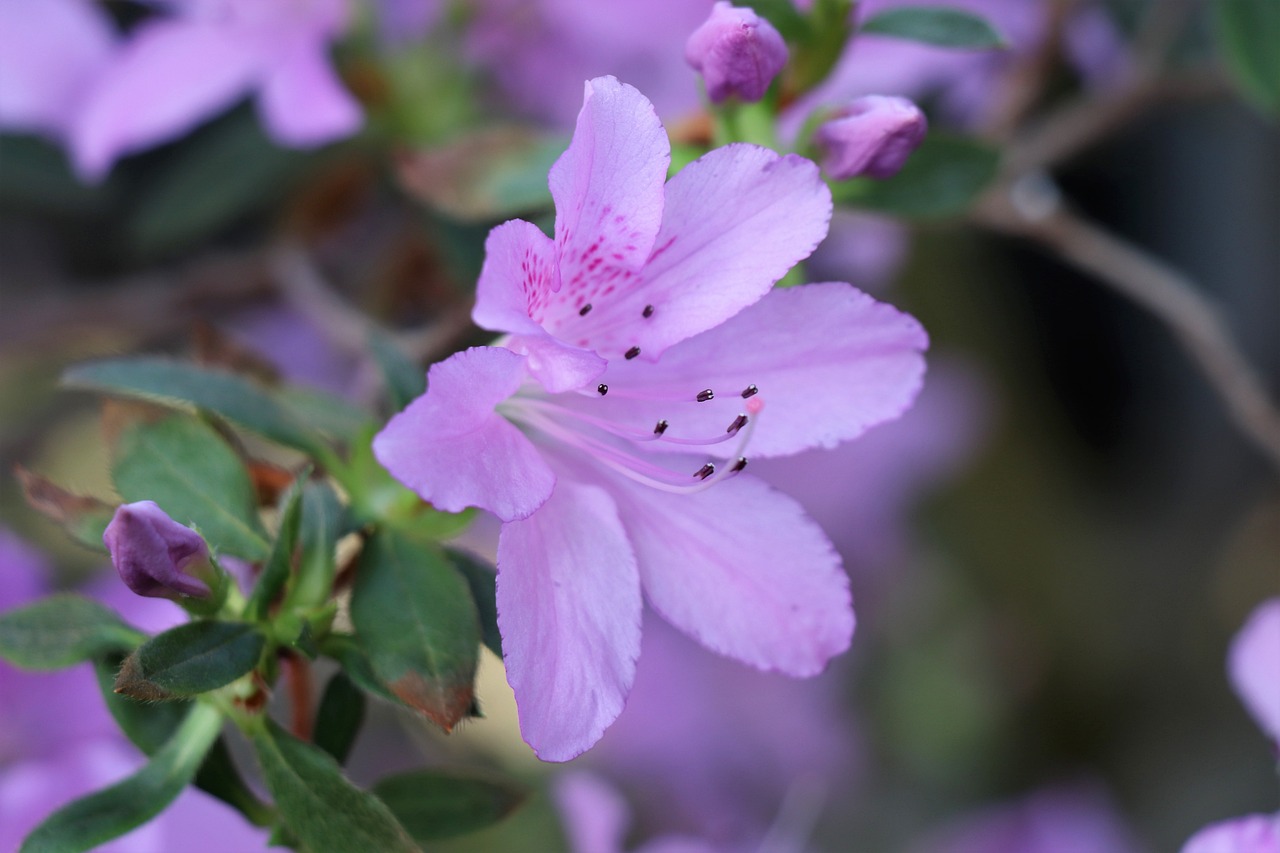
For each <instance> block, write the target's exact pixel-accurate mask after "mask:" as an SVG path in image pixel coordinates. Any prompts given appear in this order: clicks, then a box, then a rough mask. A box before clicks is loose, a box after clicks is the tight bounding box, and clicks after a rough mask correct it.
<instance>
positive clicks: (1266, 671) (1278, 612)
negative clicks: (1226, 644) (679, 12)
mask: <svg viewBox="0 0 1280 853" xmlns="http://www.w3.org/2000/svg"><path fill="white" fill-rule="evenodd" d="M1227 670H1228V672H1229V673H1230V676H1231V685H1232V686H1233V687H1234V688H1235V691H1236V693H1237V694H1238V695H1239V696H1240V701H1242V702H1243V703H1244V706H1245V707H1246V708H1248V709H1249V713H1250V714H1252V715H1253V719H1254V721H1255V722H1257V724H1258V728H1260V729H1262V731H1264V732H1265V733H1266V735H1267V737H1269V738H1270V739H1271V740H1272V741H1274V742H1276V743H1278V744H1280V598H1272V599H1269V600H1267V601H1265V602H1263V603H1262V604H1260V605H1259V606H1258V608H1257V609H1256V610H1254V611H1253V614H1252V615H1251V616H1250V617H1249V621H1248V622H1246V623H1245V626H1244V627H1243V628H1241V629H1240V633H1238V634H1236V637H1235V639H1234V640H1233V641H1232V643H1231V651H1230V653H1229V655H1228V658H1227Z"/></svg>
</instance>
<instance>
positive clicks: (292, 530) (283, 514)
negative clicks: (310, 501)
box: [244, 469, 311, 620]
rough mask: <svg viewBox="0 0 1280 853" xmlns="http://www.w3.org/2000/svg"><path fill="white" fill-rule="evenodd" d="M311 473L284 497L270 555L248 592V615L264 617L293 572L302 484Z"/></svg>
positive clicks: (245, 610)
mask: <svg viewBox="0 0 1280 853" xmlns="http://www.w3.org/2000/svg"><path fill="white" fill-rule="evenodd" d="M310 476H311V472H310V469H308V470H306V471H303V472H302V473H301V474H299V475H298V478H297V479H296V480H294V481H293V485H292V486H290V487H289V491H288V492H286V493H285V495H284V498H283V500H282V501H281V508H280V529H279V530H278V531H277V532H276V541H275V544H274V545H272V547H271V556H270V557H269V558H267V563H266V565H265V566H263V567H262V574H261V575H259V576H258V582H257V583H256V584H254V586H253V592H251V593H250V594H249V602H248V604H246V605H245V608H244V615H245V618H246V619H253V620H262V619H264V618H265V617H266V615H267V608H269V607H270V606H271V602H273V601H275V599H276V596H277V595H279V593H280V590H282V589H284V585H285V584H286V583H288V581H289V577H290V576H291V575H292V574H293V556H294V552H295V551H296V550H297V548H298V530H299V529H300V527H301V525H302V487H303V484H304V483H306V481H307V478H308V477H310Z"/></svg>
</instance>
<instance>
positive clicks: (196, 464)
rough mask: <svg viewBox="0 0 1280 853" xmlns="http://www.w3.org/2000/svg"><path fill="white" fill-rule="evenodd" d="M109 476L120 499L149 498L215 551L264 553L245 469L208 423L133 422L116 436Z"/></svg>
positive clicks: (251, 556)
mask: <svg viewBox="0 0 1280 853" xmlns="http://www.w3.org/2000/svg"><path fill="white" fill-rule="evenodd" d="M111 476H112V479H113V480H114V481H115V486H116V490H117V491H118V492H119V493H120V496H121V497H123V498H124V499H125V501H126V502H132V501H141V500H153V501H155V502H156V503H157V504H159V505H160V508H161V509H163V510H164V511H165V512H167V513H168V514H169V515H170V516H172V517H173V519H174V520H175V521H178V522H180V523H182V524H191V525H193V526H195V527H196V528H198V529H199V531H200V535H202V536H204V538H205V539H207V540H208V541H209V544H210V545H212V546H214V548H216V549H217V551H218V552H219V553H228V554H234V555H235V556H237V557H243V558H245V559H246V560H260V559H262V558H263V557H265V556H266V555H267V539H266V534H265V533H264V532H263V530H262V525H261V524H260V523H259V521H258V512H257V496H256V495H255V494H254V490H253V484H252V482H250V480H249V473H248V471H246V470H245V467H244V465H243V464H242V463H241V461H240V458H239V457H238V456H237V455H236V453H235V451H234V450H232V449H231V447H230V446H229V445H228V444H227V443H226V441H224V440H223V439H222V437H221V436H220V435H218V433H217V432H215V431H214V430H213V428H212V427H210V426H209V425H208V424H205V423H202V422H201V421H198V420H195V419H194V418H190V417H186V416H183V415H177V416H173V417H168V418H165V419H164V420H161V421H157V422H155V423H138V424H134V425H133V426H131V427H129V428H128V429H126V430H125V431H124V433H123V434H122V435H121V436H120V442H119V445H118V446H117V447H116V458H115V461H114V463H113V464H112V466H111Z"/></svg>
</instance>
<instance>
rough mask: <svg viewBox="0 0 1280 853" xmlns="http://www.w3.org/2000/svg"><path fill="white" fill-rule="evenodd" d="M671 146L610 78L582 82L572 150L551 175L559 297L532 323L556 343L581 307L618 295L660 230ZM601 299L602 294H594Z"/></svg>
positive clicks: (639, 100)
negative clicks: (584, 85)
mask: <svg viewBox="0 0 1280 853" xmlns="http://www.w3.org/2000/svg"><path fill="white" fill-rule="evenodd" d="M670 162H671V144H670V143H669V142H668V141H667V133H666V131H665V130H663V129H662V124H661V123H660V122H659V121H658V115H657V113H655V112H654V111H653V105H652V104H651V103H649V101H648V99H647V98H645V96H644V95H642V94H640V93H639V92H637V91H636V90H635V89H634V88H633V87H631V86H628V85H626V84H624V83H619V82H618V81H617V80H616V79H615V78H613V77H597V78H596V79H594V80H590V81H588V82H587V84H586V87H585V96H584V99H583V103H582V112H581V113H579V115H578V124H577V128H576V129H575V130H574V133H573V142H572V143H571V144H570V145H569V149H568V150H567V151H565V153H564V154H562V155H561V156H560V159H559V160H557V161H556V163H555V165H554V166H552V167H551V174H550V175H549V176H548V181H549V183H550V185H551V195H552V197H553V198H554V199H555V203H556V252H557V262H558V264H559V268H560V284H559V287H558V288H556V289H557V290H559V291H560V294H559V297H558V298H557V299H554V300H549V301H547V302H546V303H545V306H540V307H541V309H542V310H535V307H534V306H532V305H531V306H530V309H531V310H530V314H531V315H532V316H533V317H534V319H536V320H538V321H539V322H540V323H542V324H543V325H545V326H547V327H548V330H549V331H551V332H552V333H553V334H556V335H557V337H562V338H565V339H569V338H571V335H569V334H561V333H560V332H561V331H564V329H563V327H564V326H565V325H566V321H571V320H572V319H574V318H576V317H577V316H579V315H578V312H579V311H580V309H581V308H582V306H583V305H585V304H587V303H590V302H592V301H593V300H594V299H596V298H597V297H600V296H602V295H608V293H609V292H612V291H613V290H614V289H615V288H617V289H618V290H622V289H623V288H625V287H627V285H628V284H629V282H630V281H631V279H632V278H633V277H634V274H635V272H636V270H638V269H639V268H640V266H641V265H642V264H643V263H644V261H645V259H646V258H648V257H649V252H650V250H651V249H652V248H653V241H654V238H655V237H656V236H657V234H658V227H659V224H660V223H661V222H662V206H663V200H662V199H663V190H662V187H663V184H664V182H665V181H666V179H667V167H668V166H669V165H670ZM601 291H604V293H601Z"/></svg>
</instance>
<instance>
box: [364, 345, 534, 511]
mask: <svg viewBox="0 0 1280 853" xmlns="http://www.w3.org/2000/svg"><path fill="white" fill-rule="evenodd" d="M525 375H526V370H525V359H524V357H523V356H519V355H516V354H515V353H513V352H510V351H509V350H505V349H499V348H494V347H473V348H471V349H469V350H466V351H465V352H461V353H457V354H456V355H454V356H452V357H450V358H449V359H448V360H446V361H442V362H440V363H439V364H436V365H433V366H432V368H431V371H430V372H429V373H428V374H427V380H428V387H429V391H428V392H427V393H426V394H424V395H422V396H421V397H419V398H418V399H416V400H414V401H413V402H412V403H410V404H409V406H408V408H406V409H405V410H404V411H403V412H401V413H400V414H398V415H396V416H395V417H393V418H392V419H391V420H390V422H388V423H387V425H386V426H385V427H384V428H383V429H382V431H381V432H380V433H378V434H377V436H375V437H374V440H373V452H374V455H375V456H377V458H378V461H379V462H381V463H382V464H383V465H384V466H385V467H386V469H387V470H388V471H390V472H391V473H392V475H394V476H395V478H396V479H397V480H399V481H400V482H402V483H404V484H405V485H406V486H408V487H409V488H410V489H413V490H414V491H415V492H417V493H418V494H419V495H421V496H422V497H423V498H424V499H425V500H428V501H430V502H431V503H432V504H434V505H435V506H436V507H438V508H439V509H443V510H445V511H447V512H459V511H461V510H463V509H465V508H467V507H470V506H478V507H481V508H482V509H487V510H489V511H490V512H492V513H493V514H494V515H496V516H498V517H499V518H501V519H502V520H503V521H511V520H512V519H517V518H525V517H527V516H528V515H529V514H530V513H532V512H533V511H534V510H536V509H537V508H538V507H540V506H542V504H543V503H544V502H545V501H546V500H547V498H548V497H550V495H551V490H552V488H553V487H554V486H555V475H554V474H553V473H552V472H551V469H550V468H549V467H548V466H547V463H546V462H545V461H544V460H543V459H542V456H541V454H539V452H538V450H537V448H535V447H534V446H533V444H531V443H530V441H529V439H527V438H525V437H524V435H522V434H521V432H520V431H519V430H518V429H516V428H515V427H514V426H512V425H511V424H510V423H508V422H507V421H506V420H504V419H503V418H502V417H501V416H499V415H498V414H496V413H495V412H494V410H493V407H494V406H496V405H497V404H498V403H501V402H502V401H503V400H505V399H507V398H508V397H510V396H511V395H512V394H514V393H515V391H516V389H517V388H519V387H520V383H521V382H522V381H523V380H524V378H525Z"/></svg>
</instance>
